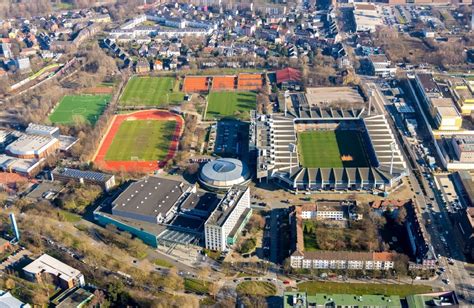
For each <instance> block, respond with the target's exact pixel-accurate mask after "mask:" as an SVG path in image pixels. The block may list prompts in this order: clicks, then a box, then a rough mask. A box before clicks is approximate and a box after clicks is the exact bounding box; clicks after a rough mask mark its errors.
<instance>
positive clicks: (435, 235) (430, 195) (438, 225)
mask: <svg viewBox="0 0 474 308" xmlns="http://www.w3.org/2000/svg"><path fill="white" fill-rule="evenodd" d="M407 85H408V89H409V90H410V92H411V93H410V94H411V98H412V101H413V102H414V103H415V104H416V106H415V107H417V108H416V109H417V110H418V111H422V105H421V102H420V101H419V100H418V97H417V96H416V91H415V89H414V87H413V86H412V84H411V82H408V83H407ZM419 114H421V116H422V117H421V118H422V119H423V122H424V123H422V124H424V125H420V127H421V128H425V129H429V128H428V127H429V123H428V119H427V118H426V116H425V115H424V113H423V112H419ZM392 129H394V130H397V128H396V127H392ZM423 133H424V134H426V135H431V133H430V132H429V131H424V132H423ZM422 142H423V141H422ZM407 146H411V145H407ZM434 151H436V150H434ZM415 153H416V155H419V153H418V152H416V151H415ZM417 158H418V159H423V158H422V157H417ZM423 171H424V174H425V179H419V178H417V177H414V176H413V174H411V175H410V182H411V185H412V188H413V190H414V192H415V197H416V200H417V203H418V205H419V207H420V210H421V211H422V213H423V214H422V218H423V220H424V223H425V226H426V230H427V231H428V235H429V237H430V241H431V244H432V247H433V249H434V250H435V253H436V255H437V256H438V257H439V259H438V261H439V263H440V266H441V267H444V268H445V269H446V272H445V273H442V275H440V277H439V280H440V279H449V281H450V284H449V285H445V286H444V287H445V288H447V289H451V290H455V291H456V292H457V293H458V294H459V297H460V299H461V300H462V301H463V304H473V303H474V289H473V287H472V286H473V285H474V281H473V279H472V278H471V277H470V275H469V273H468V271H467V270H466V268H465V265H466V259H465V256H464V254H463V250H462V247H463V246H462V243H460V241H459V238H458V236H456V232H455V231H454V229H453V225H452V224H451V221H450V219H449V217H448V213H447V209H446V207H445V204H444V202H443V200H442V198H441V192H440V191H439V190H437V189H436V187H435V185H429V186H430V187H429V188H428V189H425V194H423V190H422V189H421V186H422V185H423V184H424V185H426V184H425V183H422V181H424V180H428V181H431V182H433V181H434V179H433V177H432V172H431V171H429V170H427V169H423ZM420 182H421V183H420ZM425 187H426V186H425ZM427 204H430V206H429V207H428V209H427ZM430 222H431V223H430ZM446 238H448V239H451V240H448V241H446ZM443 239H444V240H443ZM447 258H452V259H453V261H454V264H452V265H449V264H448V262H447Z"/></svg>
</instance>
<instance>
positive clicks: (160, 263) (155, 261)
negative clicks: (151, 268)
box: [153, 259, 173, 268]
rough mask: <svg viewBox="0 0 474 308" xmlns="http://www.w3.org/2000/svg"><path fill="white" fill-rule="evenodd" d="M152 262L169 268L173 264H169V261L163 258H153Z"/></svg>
mask: <svg viewBox="0 0 474 308" xmlns="http://www.w3.org/2000/svg"><path fill="white" fill-rule="evenodd" d="M153 263H154V264H155V265H157V266H161V267H167V268H171V267H173V264H171V263H170V262H168V261H166V260H164V259H155V260H154V261H153Z"/></svg>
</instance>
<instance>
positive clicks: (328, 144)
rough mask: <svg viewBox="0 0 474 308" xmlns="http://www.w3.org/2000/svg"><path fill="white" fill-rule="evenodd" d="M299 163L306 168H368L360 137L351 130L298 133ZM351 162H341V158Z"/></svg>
mask: <svg viewBox="0 0 474 308" xmlns="http://www.w3.org/2000/svg"><path fill="white" fill-rule="evenodd" d="M298 153H299V162H300V164H301V165H302V166H303V167H306V168H342V167H368V166H369V162H368V160H367V156H366V153H365V150H364V147H363V143H362V140H361V136H360V135H359V133H358V132H356V131H352V130H335V131H331V130H329V131H305V132H300V133H298ZM343 155H345V156H350V157H351V159H352V160H346V161H343V160H342V158H341V157H342V156H343Z"/></svg>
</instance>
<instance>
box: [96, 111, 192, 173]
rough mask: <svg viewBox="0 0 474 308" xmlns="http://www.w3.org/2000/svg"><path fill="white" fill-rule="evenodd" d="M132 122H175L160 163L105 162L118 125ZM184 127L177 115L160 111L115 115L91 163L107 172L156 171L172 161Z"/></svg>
mask: <svg viewBox="0 0 474 308" xmlns="http://www.w3.org/2000/svg"><path fill="white" fill-rule="evenodd" d="M134 120H155V121H176V128H175V130H174V134H173V137H172V138H171V140H170V145H169V149H168V153H167V155H166V157H165V159H163V160H162V161H160V162H158V161H156V160H155V161H131V160H127V161H110V160H106V159H105V156H106V154H107V151H108V150H109V148H110V146H111V145H112V142H113V140H114V137H115V135H116V134H117V132H118V130H119V128H120V125H121V124H122V123H123V122H124V121H134ZM183 127H184V121H183V118H182V117H181V116H179V115H177V114H174V113H171V112H168V111H161V110H145V111H137V112H132V113H129V114H119V115H115V116H114V118H113V119H112V122H111V124H110V126H109V128H108V129H107V132H106V134H105V136H104V138H103V139H102V141H101V143H100V145H99V149H98V150H97V152H96V154H95V156H94V158H93V161H94V164H95V165H96V166H97V167H98V168H100V169H102V170H107V171H115V172H118V171H126V172H143V173H150V172H153V171H156V170H158V169H160V168H162V167H164V166H165V165H166V163H167V162H168V161H169V160H170V159H172V158H173V157H174V155H175V153H176V151H177V149H178V143H179V139H180V137H181V133H182V130H183Z"/></svg>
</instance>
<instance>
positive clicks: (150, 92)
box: [120, 77, 184, 106]
mask: <svg viewBox="0 0 474 308" xmlns="http://www.w3.org/2000/svg"><path fill="white" fill-rule="evenodd" d="M183 99H184V94H183V93H182V92H179V91H178V89H177V84H175V79H174V78H173V77H132V78H131V79H130V80H129V81H128V83H127V86H126V87H125V90H124V92H123V94H122V96H121V97H120V105H123V106H161V105H169V104H179V103H181V102H182V101H183Z"/></svg>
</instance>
